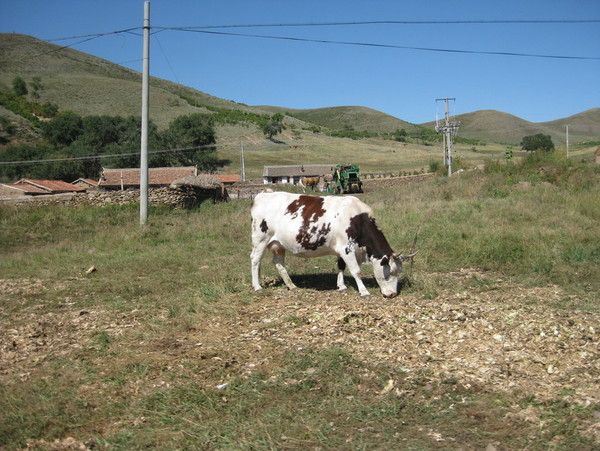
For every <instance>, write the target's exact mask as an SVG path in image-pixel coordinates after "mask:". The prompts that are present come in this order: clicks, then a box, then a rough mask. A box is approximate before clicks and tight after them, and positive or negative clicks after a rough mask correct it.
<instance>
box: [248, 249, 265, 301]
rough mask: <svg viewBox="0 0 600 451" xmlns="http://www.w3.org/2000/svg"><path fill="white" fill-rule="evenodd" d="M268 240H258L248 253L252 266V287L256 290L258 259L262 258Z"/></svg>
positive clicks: (258, 277)
mask: <svg viewBox="0 0 600 451" xmlns="http://www.w3.org/2000/svg"><path fill="white" fill-rule="evenodd" d="M267 243H268V241H266V240H265V241H260V242H258V243H255V244H254V246H253V247H252V252H251V253H250V265H251V268H252V288H254V289H255V290H256V291H258V290H260V289H261V288H262V287H261V286H260V259H261V258H262V255H263V253H264V252H265V249H266V248H267Z"/></svg>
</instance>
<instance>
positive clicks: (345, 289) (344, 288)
mask: <svg viewBox="0 0 600 451" xmlns="http://www.w3.org/2000/svg"><path fill="white" fill-rule="evenodd" d="M347 290H348V287H346V286H343V287H338V291H339V292H340V293H343V292H344V291H347Z"/></svg>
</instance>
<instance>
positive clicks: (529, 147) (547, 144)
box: [521, 133, 554, 152]
mask: <svg viewBox="0 0 600 451" xmlns="http://www.w3.org/2000/svg"><path fill="white" fill-rule="evenodd" d="M521 147H522V148H523V150H526V151H528V152H534V151H536V150H545V151H546V152H549V151H551V150H554V143H553V142H552V138H551V137H550V135H544V134H543V133H538V134H536V135H529V136H524V137H523V139H522V140H521Z"/></svg>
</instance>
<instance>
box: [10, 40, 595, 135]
mask: <svg viewBox="0 0 600 451" xmlns="http://www.w3.org/2000/svg"><path fill="white" fill-rule="evenodd" d="M59 50H60V51H59ZM0 67H1V68H2V70H1V71H0V89H2V90H7V91H8V90H10V89H11V83H12V80H13V78H14V77H16V76H20V77H22V78H24V79H25V80H26V81H27V82H31V80H32V78H33V77H41V82H42V85H43V89H41V90H40V92H39V95H40V97H39V101H40V102H47V101H49V102H52V103H55V104H57V105H58V106H59V108H60V109H61V110H72V111H75V112H77V113H79V114H82V115H89V114H109V115H123V116H126V115H135V116H138V115H139V114H140V110H141V99H140V81H141V75H140V74H139V73H138V72H135V71H133V70H130V69H128V68H125V67H123V66H119V65H118V64H115V63H112V62H110V61H107V60H104V59H102V58H98V57H95V56H92V55H90V54H87V53H84V52H80V51H77V50H73V49H60V47H59V46H57V45H54V44H51V43H48V42H45V41H42V40H39V39H36V38H34V37H31V36H27V35H21V34H12V33H0ZM150 86H151V90H150V108H151V110H150V114H151V117H152V120H153V121H154V122H155V123H156V124H157V125H158V126H159V127H164V126H166V125H167V124H168V123H169V122H170V121H171V120H173V119H174V118H175V117H177V116H180V115H182V114H189V113H192V112H204V113H209V112H211V111H213V110H214V109H215V108H221V109H230V110H241V111H245V112H250V113H256V114H272V113H274V112H285V113H286V114H289V115H290V116H292V117H294V118H296V119H298V120H300V121H302V122H304V123H309V124H315V125H319V126H321V127H326V128H328V129H331V130H341V129H344V128H352V129H354V130H358V131H369V132H373V133H391V132H393V131H395V130H396V129H405V130H406V131H407V132H411V131H415V130H418V128H419V126H423V125H425V126H427V127H432V126H433V122H427V123H425V124H420V125H419V124H412V123H410V122H407V121H404V120H402V119H399V118H396V117H394V116H391V115H389V114H386V113H383V112H381V111H377V110H374V109H371V108H367V107H363V106H336V107H327V108H313V109H292V108H285V107H278V106H249V105H245V104H242V103H237V102H233V101H230V100H225V99H221V98H218V97H215V96H211V95H209V94H206V93H204V92H201V91H198V90H196V89H193V88H189V87H187V86H183V85H180V84H177V83H174V82H171V81H168V80H162V79H159V78H156V77H151V82H150ZM457 119H458V120H460V121H461V123H462V125H461V127H460V130H459V136H463V137H467V138H474V139H479V140H482V141H493V142H500V143H512V144H518V143H519V142H520V140H521V139H522V137H523V136H525V135H528V134H534V133H545V134H549V135H550V136H552V138H553V140H554V141H555V142H557V143H563V142H564V135H565V126H566V124H569V132H570V136H571V140H572V142H573V143H575V142H578V141H584V140H598V139H600V108H593V109H591V110H587V111H584V112H581V113H578V114H575V115H573V116H570V117H567V118H561V119H556V120H553V121H548V122H539V123H534V122H529V121H526V120H524V119H521V118H519V117H517V116H514V115H511V114H508V113H503V112H500V111H494V110H481V111H475V112H472V113H466V114H461V115H458V116H457Z"/></svg>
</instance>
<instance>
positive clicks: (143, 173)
mask: <svg viewBox="0 0 600 451" xmlns="http://www.w3.org/2000/svg"><path fill="white" fill-rule="evenodd" d="M143 30H144V32H143V61H144V66H143V67H144V68H143V72H142V139H141V151H140V225H142V226H143V225H145V224H146V221H147V220H148V100H149V96H148V94H149V91H148V78H149V73H150V68H149V66H150V1H149V0H146V1H145V2H144V27H143Z"/></svg>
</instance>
